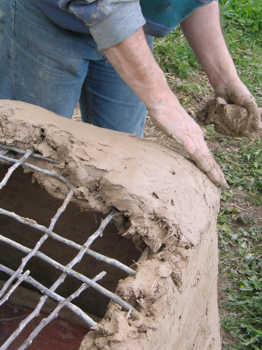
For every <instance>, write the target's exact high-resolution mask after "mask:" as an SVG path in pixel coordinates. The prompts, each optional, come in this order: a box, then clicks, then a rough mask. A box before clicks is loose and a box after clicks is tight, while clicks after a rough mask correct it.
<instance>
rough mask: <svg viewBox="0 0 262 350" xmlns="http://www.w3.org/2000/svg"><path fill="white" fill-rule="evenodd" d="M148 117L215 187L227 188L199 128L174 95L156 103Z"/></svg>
mask: <svg viewBox="0 0 262 350" xmlns="http://www.w3.org/2000/svg"><path fill="white" fill-rule="evenodd" d="M149 115H150V116H151V117H152V118H153V120H154V121H155V122H156V123H157V124H158V126H159V127H160V128H161V129H162V130H163V131H164V132H165V133H166V134H167V135H169V136H171V137H172V138H174V139H175V140H176V142H178V143H179V144H180V145H181V146H182V147H183V149H184V150H185V151H186V152H187V153H188V155H189V156H190V158H191V159H192V160H193V161H194V162H195V163H196V165H197V167H198V168H199V169H201V170H202V171H203V172H204V173H205V174H206V175H207V176H208V178H209V179H210V180H211V181H212V182H213V183H214V184H215V185H217V186H219V187H221V186H222V187H228V185H227V182H226V179H225V177H224V174H223V172H222V170H221V168H220V166H219V165H218V164H217V163H216V161H215V159H214V157H213V155H212V154H211V152H210V150H209V149H208V146H207V144H206V142H205V140H204V136H203V132H202V130H201V128H200V126H199V125H198V124H197V123H196V122H195V121H194V119H193V118H191V117H190V116H189V115H188V114H187V113H186V111H185V110H184V109H183V108H182V106H181V105H179V102H178V101H177V99H176V97H175V96H174V95H173V96H172V95H171V96H170V97H169V98H168V99H167V101H165V103H163V102H162V103H160V104H159V105H158V104H157V103H156V104H155V105H154V107H153V108H152V109H150V110H149Z"/></svg>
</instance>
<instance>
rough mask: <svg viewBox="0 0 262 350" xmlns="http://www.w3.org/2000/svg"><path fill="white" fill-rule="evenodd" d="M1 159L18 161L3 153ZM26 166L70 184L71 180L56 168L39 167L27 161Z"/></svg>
mask: <svg viewBox="0 0 262 350" xmlns="http://www.w3.org/2000/svg"><path fill="white" fill-rule="evenodd" d="M0 159H4V160H5V161H7V162H10V163H16V162H17V159H13V158H10V157H7V156H4V155H2V154H0ZM24 166H26V167H28V168H31V169H33V170H36V171H39V172H40V173H42V174H45V175H49V176H52V177H56V178H57V179H59V180H60V181H62V182H63V183H65V184H69V180H68V179H67V178H65V177H64V176H62V175H59V174H58V173H57V172H56V171H54V170H46V169H42V168H39V167H38V166H36V165H33V164H30V163H27V162H25V163H24Z"/></svg>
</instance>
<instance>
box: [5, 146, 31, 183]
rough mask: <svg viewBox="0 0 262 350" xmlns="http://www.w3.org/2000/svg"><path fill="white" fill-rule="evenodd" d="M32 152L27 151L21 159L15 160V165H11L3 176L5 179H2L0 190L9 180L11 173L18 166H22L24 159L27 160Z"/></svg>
mask: <svg viewBox="0 0 262 350" xmlns="http://www.w3.org/2000/svg"><path fill="white" fill-rule="evenodd" d="M32 153H33V152H32V151H30V150H28V151H26V152H25V154H24V156H23V157H22V158H20V159H19V160H16V162H15V164H14V165H12V166H11V167H10V168H9V169H8V171H7V173H6V174H5V177H4V178H3V180H2V181H1V183H0V190H1V189H2V188H3V187H4V186H5V185H6V184H7V181H8V180H9V179H10V177H11V175H12V174H13V172H14V171H15V170H16V169H17V168H18V167H19V166H20V165H22V164H23V163H24V162H25V160H26V159H28V158H29V157H30V156H31V155H32ZM0 157H4V156H3V155H0Z"/></svg>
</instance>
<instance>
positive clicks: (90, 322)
mask: <svg viewBox="0 0 262 350" xmlns="http://www.w3.org/2000/svg"><path fill="white" fill-rule="evenodd" d="M105 274H106V273H105V272H101V273H100V274H99V275H97V276H96V277H94V279H93V280H94V281H95V280H96V281H98V280H100V279H102V278H103V277H104V276H105ZM84 285H85V284H84ZM85 286H86V285H85ZM86 288H88V286H86ZM86 288H85V289H86ZM81 290H82V289H81ZM43 298H45V296H43V297H41V298H40V301H39V303H38V304H37V306H36V307H35V309H34V311H33V312H32V313H31V314H30V315H28V316H27V317H26V318H25V319H24V320H23V321H22V322H20V324H19V326H18V328H17V329H16V330H15V331H14V332H13V333H12V334H11V335H10V337H9V338H8V339H7V340H6V341H5V343H4V344H3V345H2V346H1V348H0V350H6V349H8V347H9V345H11V344H12V342H13V341H14V340H15V339H16V338H17V337H18V336H19V334H20V333H21V332H22V330H23V329H24V328H25V327H26V326H27V325H28V323H29V322H31V321H32V319H34V318H35V317H37V316H38V315H39V314H40V311H41V308H42V299H43ZM63 299H64V300H63V301H61V302H60V303H59V305H60V304H63V307H65V306H67V305H69V304H71V301H68V300H67V299H66V298H63ZM71 305H73V304H71ZM86 316H87V315H86ZM87 317H88V325H89V326H90V327H94V326H95V325H96V324H97V323H96V322H95V321H94V320H93V319H92V318H91V317H89V316H87ZM23 345H24V344H23ZM28 345H30V343H29V344H27V346H28ZM19 349H20V348H19Z"/></svg>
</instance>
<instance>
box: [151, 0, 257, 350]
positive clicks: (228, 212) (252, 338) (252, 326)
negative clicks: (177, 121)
mask: <svg viewBox="0 0 262 350" xmlns="http://www.w3.org/2000/svg"><path fill="white" fill-rule="evenodd" d="M220 6H221V21H222V27H223V31H224V35H225V38H226V41H227V44H228V47H229V49H230V52H231V54H232V57H233V59H234V62H235V64H236V67H237V69H238V72H239V75H240V77H241V79H242V80H243V81H244V82H245V84H246V85H247V86H248V88H249V89H250V91H251V92H252V93H253V95H254V96H255V98H256V100H257V103H258V105H260V106H261V107H262V83H261V82H262V1H261V0H222V1H220ZM155 53H156V57H157V59H158V61H159V62H160V64H161V66H162V68H163V70H164V71H165V72H166V74H167V77H168V80H169V82H170V85H171V86H172V88H173V89H174V91H175V93H176V94H177V95H178V97H179V98H180V101H181V103H182V104H183V105H184V107H185V108H186V109H187V111H188V112H189V113H190V114H191V115H192V116H193V117H196V115H197V113H196V112H197V110H198V109H199V108H200V106H201V105H202V104H204V103H205V101H206V100H207V99H208V98H209V97H210V96H211V94H212V90H211V88H210V86H209V84H208V82H207V78H206V76H205V74H204V73H203V72H202V71H201V68H200V66H199V65H198V63H197V61H196V59H195V57H194V55H193V53H192V51H191V49H190V48H189V46H188V44H187V42H186V41H185V39H184V37H183V34H182V32H181V31H180V30H179V29H178V30H176V31H175V32H173V33H171V34H170V35H169V36H168V37H166V38H164V39H159V40H157V41H156V43H155ZM204 128H205V129H206V140H207V142H208V144H209V146H210V148H211V149H212V151H213V153H214V155H215V157H216V159H217V161H218V162H219V164H220V165H221V167H222V168H223V170H224V172H225V175H226V178H227V181H228V183H229V185H230V188H229V189H228V190H225V191H223V192H222V197H221V210H220V214H219V217H218V232H219V251H220V282H219V296H220V298H219V299H220V315H221V324H222V334H223V349H224V350H229V349H230V350H235V349H241V350H244V349H250V350H258V349H262V234H261V233H262V143H261V142H260V141H250V140H248V139H246V138H242V139H240V138H231V137H225V136H223V135H220V134H218V133H216V132H215V131H214V128H213V127H212V126H205V127H204Z"/></svg>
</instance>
